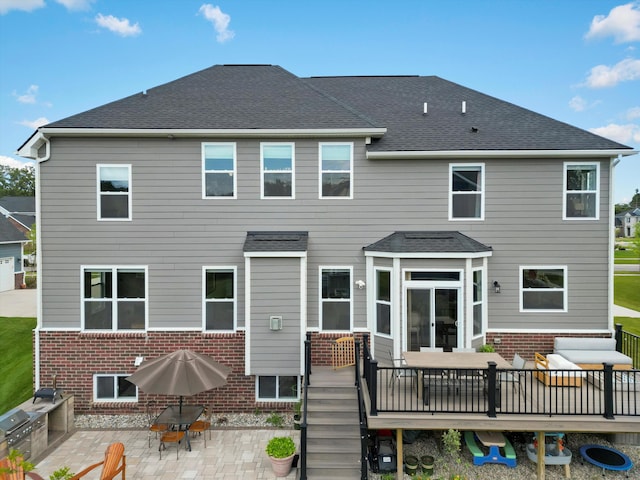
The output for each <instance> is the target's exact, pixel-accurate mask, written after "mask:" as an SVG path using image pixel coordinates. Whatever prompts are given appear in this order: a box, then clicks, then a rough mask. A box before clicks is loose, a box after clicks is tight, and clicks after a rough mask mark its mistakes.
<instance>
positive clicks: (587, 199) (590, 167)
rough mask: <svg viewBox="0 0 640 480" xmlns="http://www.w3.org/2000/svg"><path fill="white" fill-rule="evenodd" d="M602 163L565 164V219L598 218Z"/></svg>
mask: <svg viewBox="0 0 640 480" xmlns="http://www.w3.org/2000/svg"><path fill="white" fill-rule="evenodd" d="M599 177H600V164H598V163H586V162H585V163H572V162H565V164H564V215H563V219H564V220H571V219H578V220H597V219H598V217H599V214H598V203H599V196H600V189H599V187H598V185H599V182H598V178H599Z"/></svg>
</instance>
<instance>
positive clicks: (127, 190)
mask: <svg viewBox="0 0 640 480" xmlns="http://www.w3.org/2000/svg"><path fill="white" fill-rule="evenodd" d="M96 178H97V183H98V220H131V165H104V164H102V165H97V175H96Z"/></svg>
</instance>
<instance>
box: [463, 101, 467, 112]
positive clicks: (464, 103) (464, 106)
mask: <svg viewBox="0 0 640 480" xmlns="http://www.w3.org/2000/svg"><path fill="white" fill-rule="evenodd" d="M462 113H463V114H465V113H467V102H465V101H464V100H463V101H462Z"/></svg>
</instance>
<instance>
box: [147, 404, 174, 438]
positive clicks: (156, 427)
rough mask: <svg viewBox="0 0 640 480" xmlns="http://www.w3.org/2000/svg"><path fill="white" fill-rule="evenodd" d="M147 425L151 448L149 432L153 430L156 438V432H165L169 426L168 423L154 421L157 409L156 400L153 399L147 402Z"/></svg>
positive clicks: (156, 416)
mask: <svg viewBox="0 0 640 480" xmlns="http://www.w3.org/2000/svg"><path fill="white" fill-rule="evenodd" d="M146 413H147V426H148V429H149V434H148V437H149V448H151V433H152V432H155V434H156V439H157V438H158V433H162V432H166V431H167V430H168V428H169V426H168V425H165V424H162V423H156V418H158V410H157V408H156V402H154V401H153V400H151V401H149V402H147V412H146Z"/></svg>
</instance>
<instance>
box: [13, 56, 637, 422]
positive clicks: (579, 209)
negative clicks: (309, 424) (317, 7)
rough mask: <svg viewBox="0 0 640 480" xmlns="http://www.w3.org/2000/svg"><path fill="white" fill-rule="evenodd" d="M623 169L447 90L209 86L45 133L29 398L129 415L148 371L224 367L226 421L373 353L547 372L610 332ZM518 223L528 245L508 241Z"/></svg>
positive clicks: (36, 155) (573, 138)
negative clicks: (568, 345)
mask: <svg viewBox="0 0 640 480" xmlns="http://www.w3.org/2000/svg"><path fill="white" fill-rule="evenodd" d="M634 153H636V152H634V151H633V150H632V149H630V148H629V147H627V146H624V145H621V144H618V143H616V142H613V141H610V140H607V139H604V138H602V137H599V136H596V135H594V134H591V133H589V132H587V131H584V130H581V129H578V128H575V127H572V126H570V125H567V124H565V123H562V122H558V121H555V120H553V119H550V118H548V117H545V116H542V115H539V114H537V113H534V112H531V111H529V110H526V109H523V108H520V107H518V106H516V105H513V104H510V103H508V102H504V101H501V100H498V99H496V98H493V97H490V96H487V95H484V94H482V93H480V92H477V91H474V90H471V89H469V88H466V87H463V86H461V85H457V84H455V83H452V82H449V81H446V80H443V79H441V78H438V77H435V76H429V77H420V76H384V77H312V78H299V77H297V76H295V75H293V74H292V73H290V72H287V71H286V70H284V69H282V68H280V67H277V66H270V65H224V66H214V67H212V68H208V69H205V70H203V71H200V72H197V73H194V74H192V75H189V76H186V77H184V78H181V79H178V80H176V81H173V82H170V83H167V84H165V85H161V86H159V87H156V88H152V89H149V90H147V91H144V92H141V93H138V94H135V95H132V96H130V97H127V98H124V99H122V100H119V101H116V102H113V103H110V104H107V105H103V106H100V107H98V108H95V109H93V110H89V111H87V112H83V113H80V114H78V115H75V116H72V117H69V118H65V119H63V120H59V121H56V122H53V123H51V124H49V125H46V126H44V127H41V128H39V129H38V131H37V132H35V133H34V135H33V136H32V137H31V138H29V139H28V140H27V141H26V142H25V144H24V145H23V146H22V147H21V148H20V154H21V155H23V156H25V157H27V158H33V159H35V160H37V168H38V178H39V180H40V181H39V184H38V209H39V216H38V218H39V222H40V225H39V233H40V235H39V236H40V239H39V241H40V245H39V252H40V254H41V256H42V259H43V261H42V262H40V266H39V279H40V286H41V289H42V295H41V305H40V308H41V310H40V311H41V316H40V318H39V323H38V327H37V329H36V346H37V347H36V374H37V375H36V378H37V383H38V386H47V384H48V383H50V381H51V380H50V379H51V377H52V375H54V374H55V375H57V379H58V384H59V385H62V386H63V388H64V389H65V390H67V391H69V392H72V393H73V394H75V395H76V400H75V406H76V410H77V411H80V412H88V411H91V412H124V411H134V410H136V409H138V408H139V405H140V404H141V403H142V402H144V401H145V400H146V399H147V396H146V395H145V394H144V392H141V391H137V390H136V388H135V387H133V386H132V385H131V384H129V383H128V382H126V381H125V380H124V378H125V377H126V376H128V375H129V374H131V373H132V372H133V371H134V370H135V366H134V362H135V359H136V357H140V356H142V357H144V358H149V359H151V358H154V357H156V356H158V355H160V354H162V353H166V352H167V351H171V350H174V349H177V348H191V349H194V350H197V351H199V352H203V353H207V354H209V355H211V356H213V357H214V358H217V359H218V360H220V361H222V362H223V363H226V364H227V365H229V366H231V367H232V368H233V373H232V374H231V376H230V377H229V383H228V384H227V386H225V387H222V388H220V389H218V391H217V392H214V394H213V395H212V394H211V393H208V394H202V395H201V398H198V399H197V400H202V401H206V402H209V396H211V398H212V399H213V401H215V402H216V404H215V406H216V408H218V409H220V410H226V411H230V410H238V411H241V410H245V411H252V410H253V409H255V408H256V407H260V408H278V407H282V406H286V402H291V401H292V400H294V399H296V398H297V396H298V391H299V382H300V375H301V374H302V372H303V341H304V339H305V338H306V337H307V335H309V336H310V338H311V339H312V341H313V342H314V358H313V362H314V364H329V363H330V355H329V352H330V347H331V342H332V341H333V340H334V339H336V338H338V337H342V336H350V335H356V336H359V335H361V334H362V333H363V332H369V333H370V334H371V336H370V341H371V347H372V349H373V352H374V353H375V355H376V357H380V358H388V356H389V354H388V352H389V350H391V352H392V354H394V355H396V356H398V354H399V353H400V352H401V351H405V350H418V349H419V348H420V347H422V346H441V347H444V348H445V349H451V348H453V347H472V346H480V345H482V344H485V343H492V344H494V345H495V346H496V347H497V349H498V351H499V352H501V353H503V354H504V355H505V356H506V357H509V356H512V355H513V352H515V351H518V352H519V353H521V354H523V355H524V356H528V357H530V358H532V356H533V351H534V350H539V351H549V350H550V349H551V345H552V342H553V338H554V337H555V336H557V335H567V334H580V335H584V336H589V335H591V336H610V335H611V332H612V321H613V316H612V298H613V295H612V288H613V287H612V273H611V272H612V254H611V252H613V234H612V231H611V228H610V225H611V224H612V221H613V218H612V216H613V208H612V198H613V196H612V192H611V189H612V180H611V179H612V172H613V168H614V166H615V163H616V160H617V159H618V158H619V157H620V156H626V155H632V154H634ZM523 217H524V218H527V219H528V220H527V222H524V223H522V222H519V221H518V222H514V219H516V218H518V219H520V218H523Z"/></svg>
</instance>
